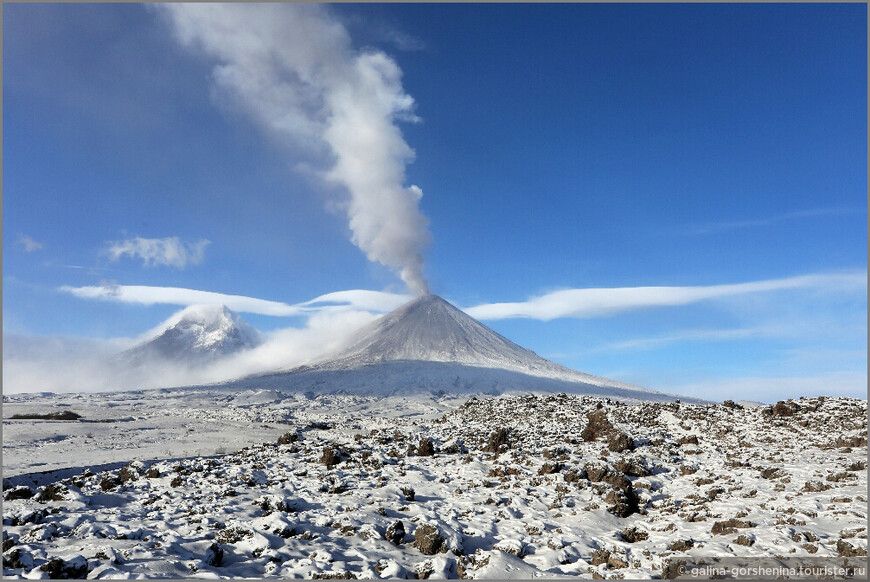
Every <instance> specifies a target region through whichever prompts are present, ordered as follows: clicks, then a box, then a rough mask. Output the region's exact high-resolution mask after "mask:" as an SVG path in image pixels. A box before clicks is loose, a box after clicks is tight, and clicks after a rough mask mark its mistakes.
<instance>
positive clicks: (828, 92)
mask: <svg viewBox="0 0 870 582" xmlns="http://www.w3.org/2000/svg"><path fill="white" fill-rule="evenodd" d="M866 30H867V7H866V5H865V4H763V5H762V4H731V5H729V4H725V5H717V4H661V5H656V4H626V5H616V4H614V5H609V4H567V5H566V4H545V5H537V4H532V5H462V4H444V5H437V4H426V5H406V4H400V5H396V4H384V5H349V4H348V5H345V4H342V5H334V6H326V7H323V6H317V5H307V6H304V7H301V8H300V7H299V6H289V5H286V6H285V5H271V6H269V7H267V8H264V7H263V6H259V7H258V6H226V5H225V6H223V7H222V8H220V9H218V10H216V9H215V8H214V7H209V6H200V7H188V8H184V7H181V8H179V7H173V6H160V7H155V6H144V5H131V4H127V5H112V4H87V5H75V4H6V5H4V6H3V33H4V34H3V162H4V163H3V333H4V379H5V380H10V379H11V377H10V376H9V373H10V372H9V370H13V369H15V366H16V365H17V364H18V363H19V361H18V359H19V358H24V357H25V356H26V357H27V358H29V359H28V362H29V365H31V366H32V365H33V363H34V362H36V361H38V360H39V358H40V357H42V358H43V360H44V361H52V360H51V358H54V357H60V356H56V352H53V351H52V350H57V349H58V346H59V345H63V346H64V347H63V350H62V351H63V354H64V355H65V357H66V356H69V354H70V353H73V352H75V350H73V349H72V348H70V346H71V345H72V344H77V346H78V348H77V349H79V350H86V349H88V346H90V347H93V346H98V345H103V346H104V347H105V346H106V345H127V343H129V341H132V340H130V339H129V338H137V337H141V336H142V334H144V333H146V332H147V331H148V330H150V329H152V328H154V327H155V326H157V325H158V324H159V323H160V322H161V321H163V320H164V319H166V318H168V317H169V316H170V315H171V314H172V313H174V312H175V311H177V310H179V309H181V308H182V307H184V306H185V305H187V304H189V303H192V302H197V301H201V300H202V297H203V296H202V295H201V294H200V295H197V294H192V293H191V292H189V291H187V290H194V291H206V292H211V293H214V294H221V295H233V296H243V297H246V298H252V300H250V301H248V300H244V301H243V300H240V299H238V298H235V299H233V298H229V299H228V304H229V305H230V306H231V307H233V308H235V309H237V310H239V311H240V312H241V314H242V316H243V317H244V318H245V319H247V320H248V321H250V322H251V323H253V324H254V325H255V326H257V327H258V328H259V329H261V330H263V331H265V332H270V333H275V334H280V333H282V332H281V331H280V330H284V331H285V332H287V330H288V329H289V330H290V331H292V330H306V329H311V328H312V327H313V324H312V321H311V320H312V317H313V316H316V315H317V314H318V313H320V312H318V311H317V309H313V308H312V309H309V310H301V309H299V308H298V306H299V304H301V303H304V302H307V301H310V300H312V299H315V298H317V297H320V296H323V295H325V294H329V293H333V292H337V291H348V290H371V291H382V292H385V293H386V294H383V295H377V296H371V297H375V299H371V298H370V299H371V300H370V301H368V302H365V301H362V299H361V298H362V297H364V295H363V294H360V293H351V294H346V295H343V296H340V298H339V300H337V301H338V302H337V303H335V302H333V303H332V306H333V307H335V306H336V305H339V306H344V307H345V308H346V309H347V310H350V311H354V312H359V311H368V312H370V313H377V312H380V311H383V310H386V309H389V308H390V307H391V306H393V305H395V304H396V302H400V300H402V299H404V297H396V295H405V294H407V293H409V289H411V290H412V291H415V290H420V289H421V288H422V286H423V285H425V284H426V283H428V286H429V288H430V289H431V291H432V292H434V293H437V294H439V295H442V296H443V297H445V298H446V299H448V300H450V301H452V302H453V303H455V304H456V305H458V306H459V307H462V308H466V309H468V310H469V312H471V313H472V314H473V315H475V316H477V317H479V318H480V319H481V320H483V321H484V322H485V323H486V324H487V325H490V326H491V327H492V328H493V329H495V330H496V331H498V332H499V333H501V334H503V335H505V336H507V337H508V338H510V339H512V340H513V341H515V342H517V343H519V344H520V345H523V346H524V347H528V348H530V349H532V350H534V351H536V352H537V353H539V354H540V355H542V356H545V357H547V358H550V359H552V360H554V361H557V362H559V363H561V364H564V365H567V366H569V367H572V368H575V369H579V370H581V371H584V372H588V373H592V374H597V375H602V376H606V377H610V378H613V379H616V380H621V381H626V382H631V383H634V384H638V385H640V386H644V387H648V388H652V389H656V390H663V391H667V392H675V393H683V394H687V395H694V396H701V397H707V398H711V399H715V400H723V399H725V398H737V399H740V398H749V399H756V400H766V401H770V400H776V399H777V398H781V397H785V396H794V397H797V396H801V395H812V394H843V395H852V396H861V397H864V396H865V393H866V381H867V374H866V369H867V359H866V349H867V342H866V337H867V325H866V321H867V307H866V306H867V300H866V296H867V288H866V277H867V251H866V249H867V227H866V225H867V161H866V160H867V74H866V71H867V37H866ZM420 192H422V197H420ZM421 257H422V259H423V262H422V263H421V262H420V260H419V259H420V258H421ZM424 280H425V281H424ZM406 283H408V285H407V286H406ZM221 295H214V296H209V297H211V298H212V299H213V300H216V301H217V300H220V299H221ZM366 297H368V296H366ZM212 299H210V300H212ZM254 300H264V301H270V302H277V303H279V304H280V305H283V306H285V307H280V306H278V307H276V306H275V305H273V304H268V305H267V304H265V303H260V302H257V301H254ZM160 301H165V302H160ZM245 301H247V303H245ZM316 305H319V304H316ZM316 305H315V307H316ZM294 306H296V307H294ZM321 323H322V322H321ZM345 323H346V322H345ZM320 331H323V330H322V329H321V330H320ZM336 333H340V330H337V331H336ZM124 338H127V339H126V340H125V339H124ZM113 342H114V343H113ZM125 342H127V343H125ZM82 346H85V347H82ZM95 349H96V348H95ZM71 350H72V351H71ZM40 353H41V354H42V355H41V356H40ZM75 353H80V352H75ZM40 367H41V368H42V369H43V370H45V368H46V367H48V368H51V366H50V365H49V366H45V365H44V364H41V365H40ZM49 371H51V370H49ZM25 377H26V376H20V377H19V376H16V379H17V378H25ZM45 386H49V387H52V386H54V385H52V384H51V382H48V383H46V382H45V381H44V378H42V377H41V379H40V380H39V381H38V382H37V381H34V383H33V384H32V385H28V386H25V385H21V384H19V385H17V386H8V385H7V386H4V389H5V390H12V391H19V390H28V389H35V388H40V387H43V388H44V387H45ZM55 387H57V386H55ZM57 388H58V389H62V386H60V387H57Z"/></svg>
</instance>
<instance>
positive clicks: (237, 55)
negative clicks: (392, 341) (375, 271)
mask: <svg viewBox="0 0 870 582" xmlns="http://www.w3.org/2000/svg"><path fill="white" fill-rule="evenodd" d="M156 10H158V11H159V12H160V13H161V14H162V15H164V16H165V17H166V18H167V19H168V20H169V22H170V24H171V26H172V29H173V31H174V33H175V36H176V38H177V40H178V41H179V42H180V43H181V44H182V45H183V46H185V47H188V48H191V49H195V50H199V51H201V52H203V53H204V54H206V55H208V56H209V57H210V58H214V59H216V60H217V64H216V65H215V68H214V70H213V82H214V83H215V85H216V87H217V88H219V89H220V90H221V91H222V92H223V93H224V94H227V95H230V96H231V97H232V98H234V100H236V101H237V103H238V105H240V106H241V107H242V108H243V109H245V110H246V111H247V112H248V114H249V115H250V116H251V117H253V118H254V119H256V120H257V122H259V123H260V124H261V125H262V126H264V127H265V128H267V129H268V130H270V131H272V132H275V133H276V134H278V135H281V136H283V137H285V138H289V139H290V140H292V141H293V142H294V143H295V144H297V145H299V146H301V147H303V148H305V149H307V150H308V151H309V152H310V153H311V154H312V155H313V156H314V157H316V158H318V159H321V160H324V161H323V166H322V168H321V170H320V172H319V174H320V176H321V177H322V178H323V179H324V180H325V181H327V182H329V183H332V184H336V185H338V186H340V187H343V188H344V189H346V190H347V192H348V193H349V195H350V199H349V201H348V202H347V204H346V205H345V209H346V212H347V217H348V224H349V226H350V230H351V233H352V234H351V240H352V242H353V243H354V244H355V245H356V246H358V247H359V248H360V249H361V250H362V251H363V252H364V253H365V254H366V256H367V258H368V259H369V260H371V261H376V262H379V263H381V264H383V265H385V266H387V267H389V268H391V269H393V270H394V271H396V272H397V273H398V274H399V276H400V277H401V278H402V280H403V281H404V282H405V284H406V285H407V286H408V289H409V290H410V291H411V292H412V293H415V294H423V293H427V292H428V286H427V284H426V280H425V279H424V277H423V250H424V249H425V247H426V246H427V245H428V244H429V242H430V238H431V235H430V233H429V230H428V226H429V223H428V220H427V219H426V218H425V217H424V216H423V215H422V213H421V212H420V208H419V204H420V199H421V197H422V191H421V190H420V188H418V187H417V186H413V185H407V186H406V185H405V166H406V165H407V164H408V163H409V162H410V161H411V160H412V159H413V158H414V151H413V150H412V149H411V148H410V147H409V146H408V144H407V143H406V142H405V140H404V138H403V137H402V133H401V131H400V129H399V127H398V125H397V124H398V122H400V121H415V120H416V119H417V118H416V117H415V116H414V113H413V108H414V100H413V99H412V98H411V96H409V95H408V94H406V93H405V92H404V90H403V88H402V83H401V76H402V72H401V70H400V69H399V67H398V66H397V65H396V63H395V61H394V60H392V59H391V58H390V57H389V56H387V55H386V54H384V53H383V52H380V51H377V50H364V51H359V50H356V49H354V47H353V46H352V42H351V38H350V36H349V34H348V32H347V30H346V29H345V27H344V26H343V25H342V24H341V23H340V22H338V21H337V20H336V19H335V18H334V17H333V16H331V15H330V12H329V10H328V8H326V7H324V6H322V5H318V4H250V5H244V4H200V3H189V4H188V3H184V4H160V5H157V8H156Z"/></svg>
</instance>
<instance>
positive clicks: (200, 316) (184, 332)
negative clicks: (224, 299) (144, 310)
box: [116, 305, 263, 367]
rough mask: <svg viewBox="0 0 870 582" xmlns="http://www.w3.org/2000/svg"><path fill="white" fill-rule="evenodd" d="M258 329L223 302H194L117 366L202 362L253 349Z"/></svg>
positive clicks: (119, 358) (259, 340)
mask: <svg viewBox="0 0 870 582" xmlns="http://www.w3.org/2000/svg"><path fill="white" fill-rule="evenodd" d="M262 342H263V339H262V336H261V335H260V332H258V331H257V330H256V329H254V327H253V326H251V325H250V324H249V323H248V322H246V321H245V320H244V319H242V318H241V317H240V316H239V315H238V314H237V313H235V312H234V311H232V310H231V309H229V308H228V307H226V306H225V305H193V306H190V307H188V308H187V309H185V310H183V311H181V312H179V313H177V314H175V315H173V316H172V317H171V318H169V319H168V320H166V321H165V322H163V324H162V325H161V326H160V328H159V329H158V331H157V332H156V334H155V335H154V337H152V338H151V339H149V340H148V341H146V342H144V343H141V344H139V345H137V346H135V347H133V348H131V349H129V350H127V351H125V352H122V353H121V354H119V355H118V356H117V358H116V360H117V363H118V364H119V365H126V366H134V367H135V366H142V365H150V364H153V363H165V362H176V363H184V364H187V365H194V366H195V365H201V364H205V363H209V362H212V361H214V360H216V359H218V358H221V357H224V356H228V355H231V354H235V353H237V352H240V351H243V350H247V349H251V348H254V347H256V346H258V345H260V344H261V343H262Z"/></svg>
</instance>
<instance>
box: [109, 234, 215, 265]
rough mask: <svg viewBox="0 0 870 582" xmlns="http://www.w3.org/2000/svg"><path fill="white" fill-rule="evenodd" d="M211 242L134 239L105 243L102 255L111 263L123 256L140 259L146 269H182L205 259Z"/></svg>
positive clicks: (205, 240)
mask: <svg viewBox="0 0 870 582" xmlns="http://www.w3.org/2000/svg"><path fill="white" fill-rule="evenodd" d="M210 242H211V241H209V240H207V239H200V240H198V241H196V242H193V243H188V242H183V241H182V240H181V239H179V238H178V237H177V236H170V237H166V238H142V237H139V236H137V237H135V238H131V239H126V240H120V241H112V242H109V243H107V245H106V248H105V249H104V250H103V253H104V254H106V255H108V257H109V259H110V260H112V261H117V260H119V259H120V258H121V257H123V256H125V255H126V256H129V257H130V258H132V259H137V258H138V259H142V261H143V263H144V265H145V266H146V267H157V266H166V267H176V268H178V269H183V268H185V267H187V266H188V265H196V264H199V263H201V262H202V261H203V259H204V258H205V248H206V247H207V246H208V245H209V244H210Z"/></svg>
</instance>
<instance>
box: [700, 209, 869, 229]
mask: <svg viewBox="0 0 870 582" xmlns="http://www.w3.org/2000/svg"><path fill="white" fill-rule="evenodd" d="M863 212H866V210H864V209H861V208H840V207H835V208H810V209H807V210H797V211H794V212H786V213H784V214H778V215H776V216H768V217H764V218H755V219H747V220H731V221H721V222H706V223H702V224H696V225H693V226H691V227H689V228H688V229H686V231H685V234H698V235H704V234H718V233H720V232H727V231H729V230H737V229H741V228H753V227H760V226H770V225H772V224H778V223H780V222H790V221H792V220H798V219H801V218H815V217H820V216H842V215H847V214H858V213H863Z"/></svg>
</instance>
